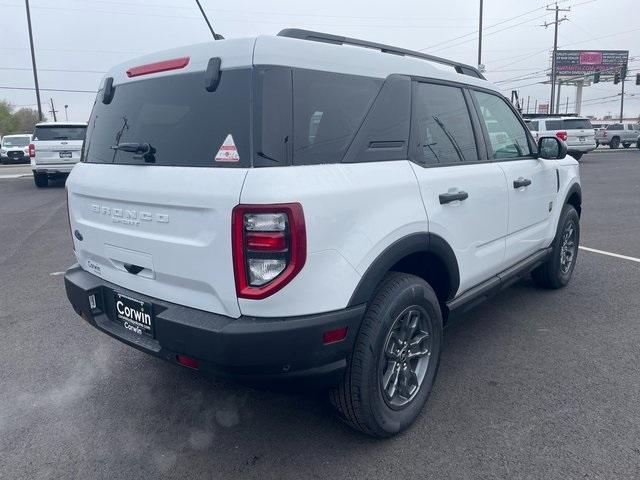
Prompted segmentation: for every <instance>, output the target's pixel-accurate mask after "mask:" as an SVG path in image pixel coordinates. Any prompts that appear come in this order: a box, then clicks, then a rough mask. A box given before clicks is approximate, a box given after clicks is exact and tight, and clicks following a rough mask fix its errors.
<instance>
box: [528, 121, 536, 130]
mask: <svg viewBox="0 0 640 480" xmlns="http://www.w3.org/2000/svg"><path fill="white" fill-rule="evenodd" d="M526 123H527V127H529V130H531V131H532V132H537V131H538V122H534V121H531V122H526Z"/></svg>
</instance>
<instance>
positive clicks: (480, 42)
mask: <svg viewBox="0 0 640 480" xmlns="http://www.w3.org/2000/svg"><path fill="white" fill-rule="evenodd" d="M483 3H484V1H483V0H480V21H479V25H478V70H480V71H482V70H483V69H482V7H483Z"/></svg>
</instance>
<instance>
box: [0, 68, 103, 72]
mask: <svg viewBox="0 0 640 480" xmlns="http://www.w3.org/2000/svg"><path fill="white" fill-rule="evenodd" d="M0 70H18V71H23V70H24V71H29V72H30V71H31V68H30V67H0ZM38 71H39V72H65V73H101V74H104V73H107V72H105V71H103V70H71V69H66V68H39V69H38Z"/></svg>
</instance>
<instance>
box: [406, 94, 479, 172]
mask: <svg viewBox="0 0 640 480" xmlns="http://www.w3.org/2000/svg"><path fill="white" fill-rule="evenodd" d="M413 103H414V115H413V116H414V120H413V123H412V124H413V127H412V145H413V148H412V156H415V157H416V160H417V161H419V162H420V163H424V164H427V165H433V164H443V163H444V164H446V163H460V162H477V161H478V151H477V149H476V142H475V138H474V134H473V127H472V125H471V118H470V117H469V109H468V107H467V103H466V101H465V99H464V95H463V93H462V90H461V89H460V88H457V87H449V86H445V85H435V84H430V83H416V84H415V90H414V102H413ZM416 147H417V149H416Z"/></svg>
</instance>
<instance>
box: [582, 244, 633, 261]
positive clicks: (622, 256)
mask: <svg viewBox="0 0 640 480" xmlns="http://www.w3.org/2000/svg"><path fill="white" fill-rule="evenodd" d="M578 248H579V249H580V250H586V251H587V252H593V253H599V254H601V255H608V256H609V257H616V258H621V259H623V260H630V261H632V262H637V263H640V258H635V257H629V256H627V255H620V254H619V253H612V252H605V251H604V250H597V249H595V248H589V247H583V246H582V245H580V246H579V247H578Z"/></svg>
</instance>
